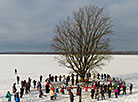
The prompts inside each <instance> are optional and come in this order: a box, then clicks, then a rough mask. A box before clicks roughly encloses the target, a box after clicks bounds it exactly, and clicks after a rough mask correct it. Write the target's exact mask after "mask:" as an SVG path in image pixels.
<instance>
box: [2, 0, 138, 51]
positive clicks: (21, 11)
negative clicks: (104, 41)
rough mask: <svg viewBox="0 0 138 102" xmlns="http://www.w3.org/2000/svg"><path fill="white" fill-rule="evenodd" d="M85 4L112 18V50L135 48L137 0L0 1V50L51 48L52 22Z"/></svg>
mask: <svg viewBox="0 0 138 102" xmlns="http://www.w3.org/2000/svg"><path fill="white" fill-rule="evenodd" d="M89 4H92V5H97V6H98V7H103V8H104V12H105V13H107V14H109V16H110V17H111V18H112V19H113V25H114V27H113V30H114V35H113V36H112V38H111V46H112V47H113V50H117V51H118V50H119V51H126V50H127V51H138V0H0V52H4V51H6V52H7V51H39V52H40V51H42V52H44V51H52V50H51V48H50V44H51V42H52V38H53V36H54V32H53V30H54V28H55V25H56V24H58V23H59V22H60V21H63V20H65V19H66V17H67V16H72V12H73V11H76V10H77V9H78V8H79V7H82V6H85V5H89Z"/></svg>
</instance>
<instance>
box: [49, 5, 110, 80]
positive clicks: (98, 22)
mask: <svg viewBox="0 0 138 102" xmlns="http://www.w3.org/2000/svg"><path fill="white" fill-rule="evenodd" d="M111 34H112V20H111V18H110V17H109V16H108V15H106V14H104V13H103V8H99V7H97V6H92V5H90V6H85V7H81V8H79V10H78V11H74V12H73V16H72V17H67V19H66V20H65V21H63V22H62V23H59V24H57V25H56V28H55V36H54V38H53V43H52V45H51V46H52V48H53V49H54V50H55V51H56V52H59V53H62V55H61V56H60V58H59V62H60V63H61V64H62V65H64V66H66V67H67V68H70V69H72V70H73V71H74V72H76V73H77V74H78V75H79V76H80V77H82V78H84V77H85V75H86V73H88V72H90V71H91V70H93V69H95V68H100V67H101V66H103V65H104V64H105V63H104V61H107V60H109V59H110V56H109V55H106V54H105V53H108V52H110V50H111V48H110V35H111Z"/></svg>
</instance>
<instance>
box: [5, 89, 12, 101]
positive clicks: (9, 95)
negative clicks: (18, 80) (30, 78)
mask: <svg viewBox="0 0 138 102" xmlns="http://www.w3.org/2000/svg"><path fill="white" fill-rule="evenodd" d="M11 96H12V94H10V92H9V91H8V92H7V94H6V98H8V102H11Z"/></svg>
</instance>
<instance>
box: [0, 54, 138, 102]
mask: <svg viewBox="0 0 138 102" xmlns="http://www.w3.org/2000/svg"><path fill="white" fill-rule="evenodd" d="M54 57H55V55H0V102H7V99H6V98H5V95H6V92H7V91H8V90H10V91H11V87H12V84H13V83H14V82H16V75H15V74H14V69H15V68H17V69H18V75H19V76H20V77H21V80H24V79H27V78H28V77H31V78H32V79H36V80H38V78H39V75H40V74H42V75H43V76H44V77H47V76H48V74H49V73H52V74H57V75H59V74H67V73H68V72H69V70H67V69H66V68H63V67H62V66H59V64H58V62H57V61H56V60H55V59H54ZM137 62H138V56H137V55H113V59H112V60H111V61H110V62H109V64H107V65H106V66H104V67H103V70H102V71H101V72H106V73H109V74H111V75H112V76H117V77H119V78H122V79H124V80H125V81H126V82H127V84H128V85H129V83H133V84H134V89H133V94H131V95H129V94H127V95H125V96H123V95H120V96H119V98H117V99H116V98H114V95H113V96H112V98H111V99H108V98H107V99H106V100H104V101H101V102H138V97H137V96H138V70H137V68H138V63H137ZM17 87H18V88H19V86H17ZM127 93H128V92H127ZM78 98H79V97H78V96H75V102H78ZM95 101H96V100H91V99H90V95H89V93H85V94H84V95H83V98H82V102H95ZM12 102H14V101H12ZM21 102H53V101H50V100H49V95H47V97H43V98H42V99H40V98H38V92H37V91H32V92H31V93H30V94H29V95H25V96H24V97H23V99H22V100H21ZM54 102H69V96H68V95H58V97H57V100H54Z"/></svg>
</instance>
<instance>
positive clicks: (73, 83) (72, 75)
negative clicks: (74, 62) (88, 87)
mask: <svg viewBox="0 0 138 102" xmlns="http://www.w3.org/2000/svg"><path fill="white" fill-rule="evenodd" d="M71 77H72V79H71V81H72V85H74V74H73V73H72V75H71Z"/></svg>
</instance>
